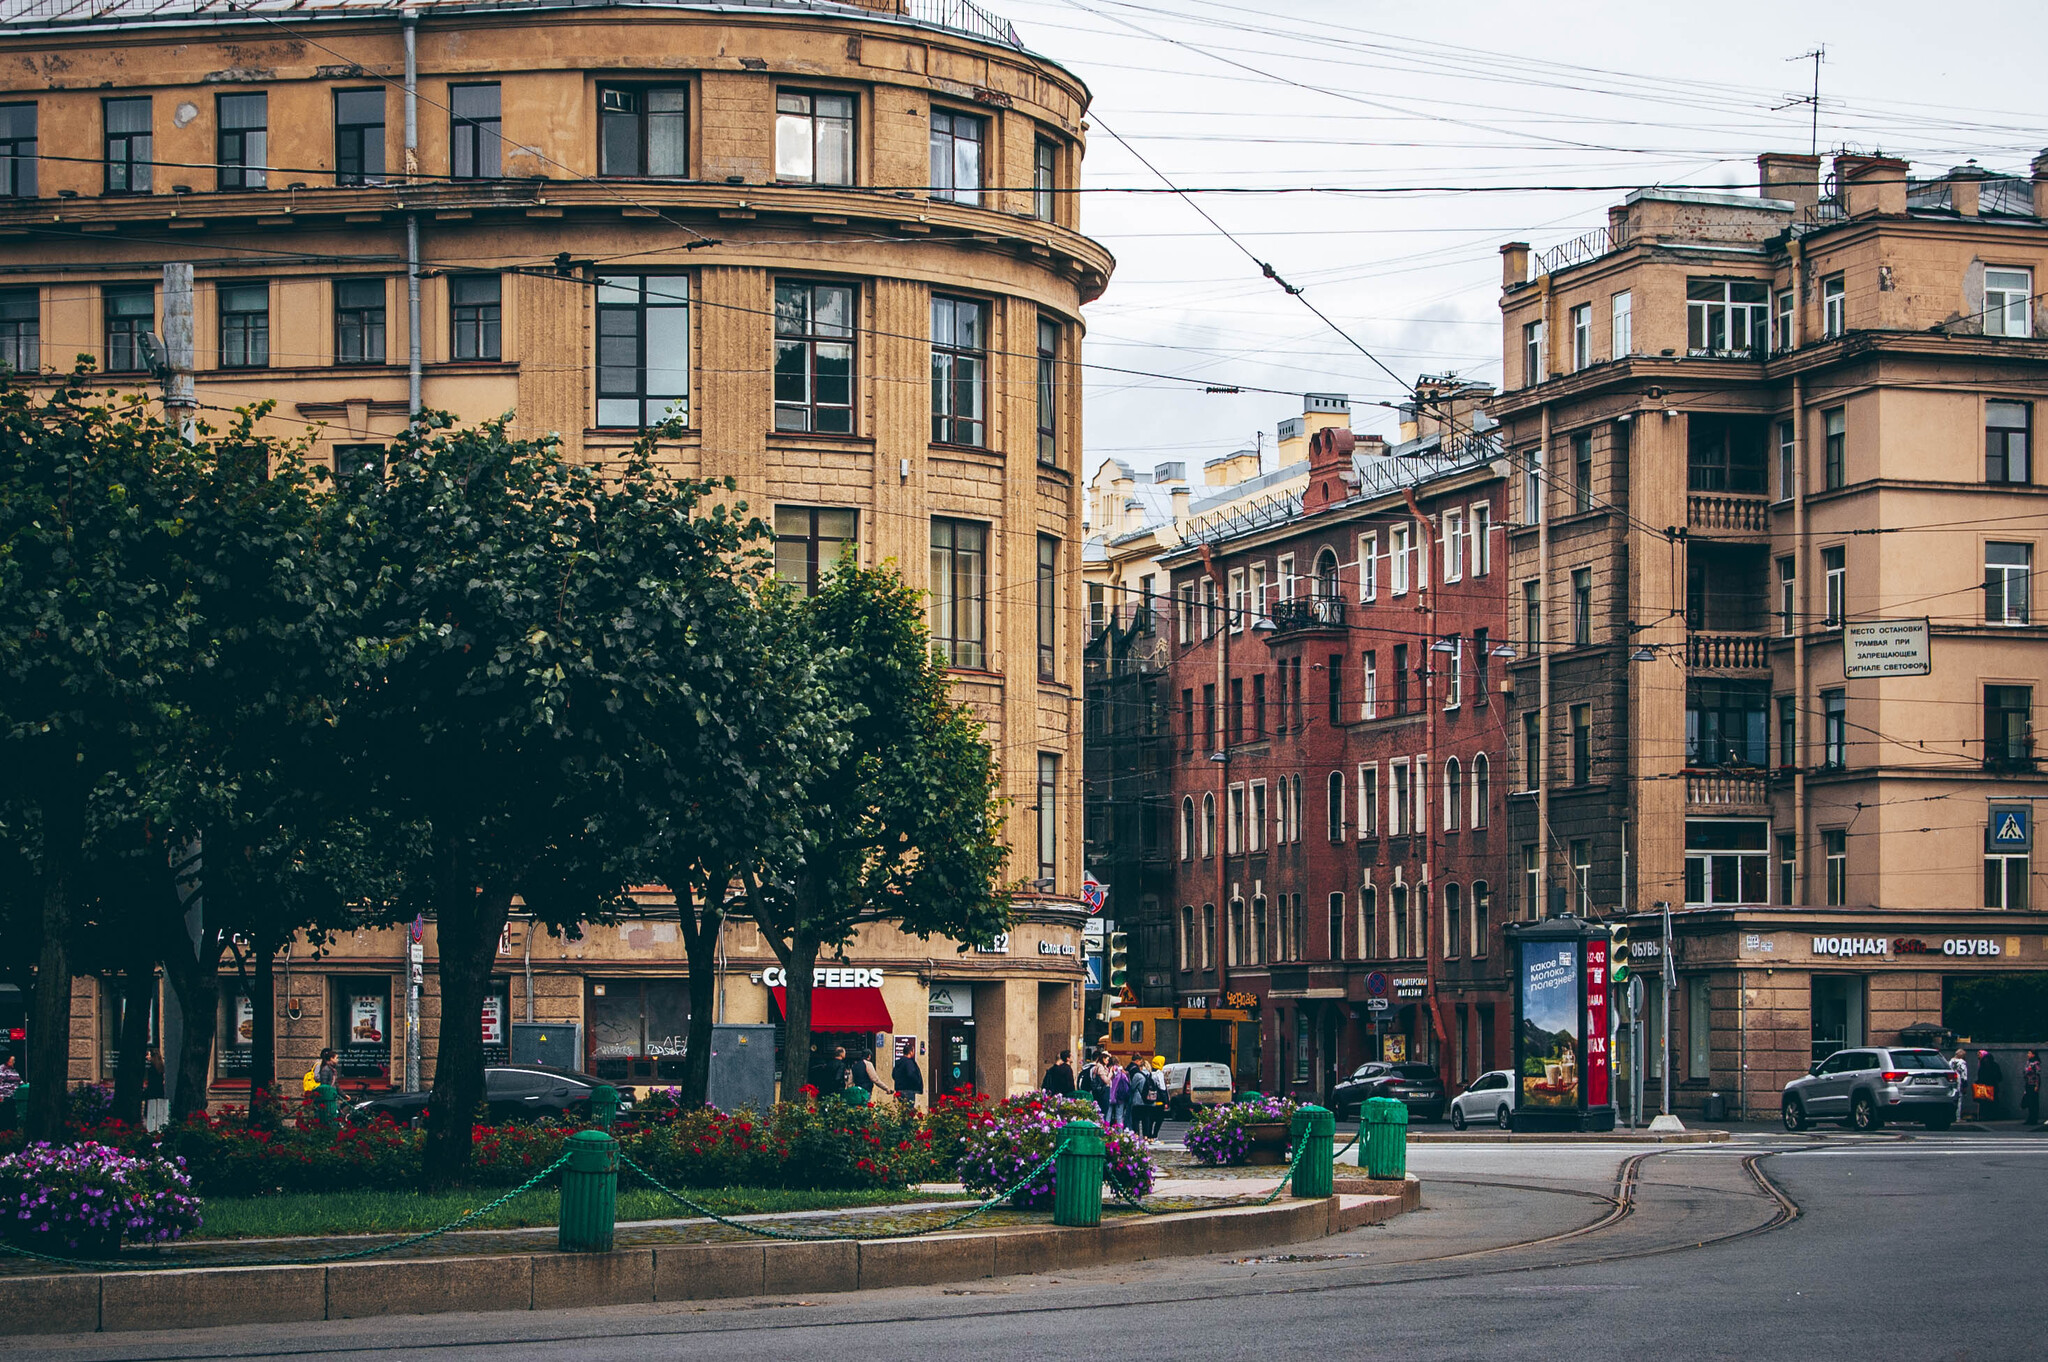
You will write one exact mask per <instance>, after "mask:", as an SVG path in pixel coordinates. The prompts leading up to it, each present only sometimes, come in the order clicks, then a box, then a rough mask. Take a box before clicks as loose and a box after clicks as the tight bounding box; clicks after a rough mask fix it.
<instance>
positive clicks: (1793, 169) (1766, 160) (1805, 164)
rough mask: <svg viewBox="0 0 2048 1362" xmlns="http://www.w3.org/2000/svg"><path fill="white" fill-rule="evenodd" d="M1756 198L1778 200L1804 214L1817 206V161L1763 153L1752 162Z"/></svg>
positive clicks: (1774, 153)
mask: <svg viewBox="0 0 2048 1362" xmlns="http://www.w3.org/2000/svg"><path fill="white" fill-rule="evenodd" d="M1756 183H1757V196H1758V197H1759V198H1766V199H1779V200H1782V201H1784V202H1786V203H1789V204H1791V205H1792V206H1793V211H1794V212H1795V213H1798V212H1804V211H1806V210H1807V209H1809V208H1811V207H1813V206H1814V205H1815V204H1816V203H1818V202H1820V157H1818V156H1795V155H1793V154H1792V153H1791V152H1787V151H1767V152H1765V153H1764V154H1763V155H1761V156H1759V157H1757V158H1756Z"/></svg>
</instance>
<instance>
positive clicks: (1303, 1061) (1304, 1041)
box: [1294, 1007, 1309, 1083]
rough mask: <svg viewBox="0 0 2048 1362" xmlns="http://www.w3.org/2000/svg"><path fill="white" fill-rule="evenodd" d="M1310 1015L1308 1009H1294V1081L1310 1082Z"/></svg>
mask: <svg viewBox="0 0 2048 1362" xmlns="http://www.w3.org/2000/svg"><path fill="white" fill-rule="evenodd" d="M1308 1027H1309V1017H1308V1009H1307V1008H1305V1007H1297V1008H1295V1009H1294V1081H1295V1082H1297V1083H1306V1082H1308V1074H1309V1030H1308Z"/></svg>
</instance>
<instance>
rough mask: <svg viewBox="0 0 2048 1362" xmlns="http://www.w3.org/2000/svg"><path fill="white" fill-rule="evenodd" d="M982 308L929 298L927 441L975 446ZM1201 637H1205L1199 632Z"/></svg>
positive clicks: (983, 367)
mask: <svg viewBox="0 0 2048 1362" xmlns="http://www.w3.org/2000/svg"><path fill="white" fill-rule="evenodd" d="M987 350H988V305H987V304H986V303H978V302H974V301H972V300H971V299H967V298H946V297H941V296H939V295H937V294H934V295H933V296H932V443H934V444H942V445H980V444H981V443H982V442H983V437H984V433H985V430H986V426H985V425H984V422H985V421H986V420H987V416H986V412H985V403H986V401H987V392H986V388H987V385H988V354H987ZM1203 637H1204V638H1206V637H1208V635H1207V634H1206V633H1205V634H1204V635H1203Z"/></svg>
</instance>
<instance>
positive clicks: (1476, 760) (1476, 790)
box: [1472, 752, 1493, 828]
mask: <svg viewBox="0 0 2048 1362" xmlns="http://www.w3.org/2000/svg"><path fill="white" fill-rule="evenodd" d="M1492 804H1493V785H1492V780H1491V778H1490V777H1489V775H1488V773H1487V761H1486V754H1485V753H1484V752H1480V753H1476V754H1475V755H1474V756H1473V758H1472V826H1473V827H1475V828H1483V827H1485V826H1486V818H1487V811H1488V810H1489V809H1490V808H1491V807H1492Z"/></svg>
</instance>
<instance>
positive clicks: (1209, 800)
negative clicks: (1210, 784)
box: [1202, 794, 1216, 916]
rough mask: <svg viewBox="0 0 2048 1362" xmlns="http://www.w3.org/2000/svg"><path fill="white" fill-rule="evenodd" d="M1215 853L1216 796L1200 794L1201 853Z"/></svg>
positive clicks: (1208, 854)
mask: <svg viewBox="0 0 2048 1362" xmlns="http://www.w3.org/2000/svg"><path fill="white" fill-rule="evenodd" d="M1215 854H1216V796H1215V795H1212V794H1205V795H1203V796H1202V855H1203V856H1205V857H1206V856H1214V855H1215ZM1209 912H1210V914H1211V916H1213V915H1214V914H1215V912H1216V907H1215V905H1214V904H1211V905H1210V906H1209Z"/></svg>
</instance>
